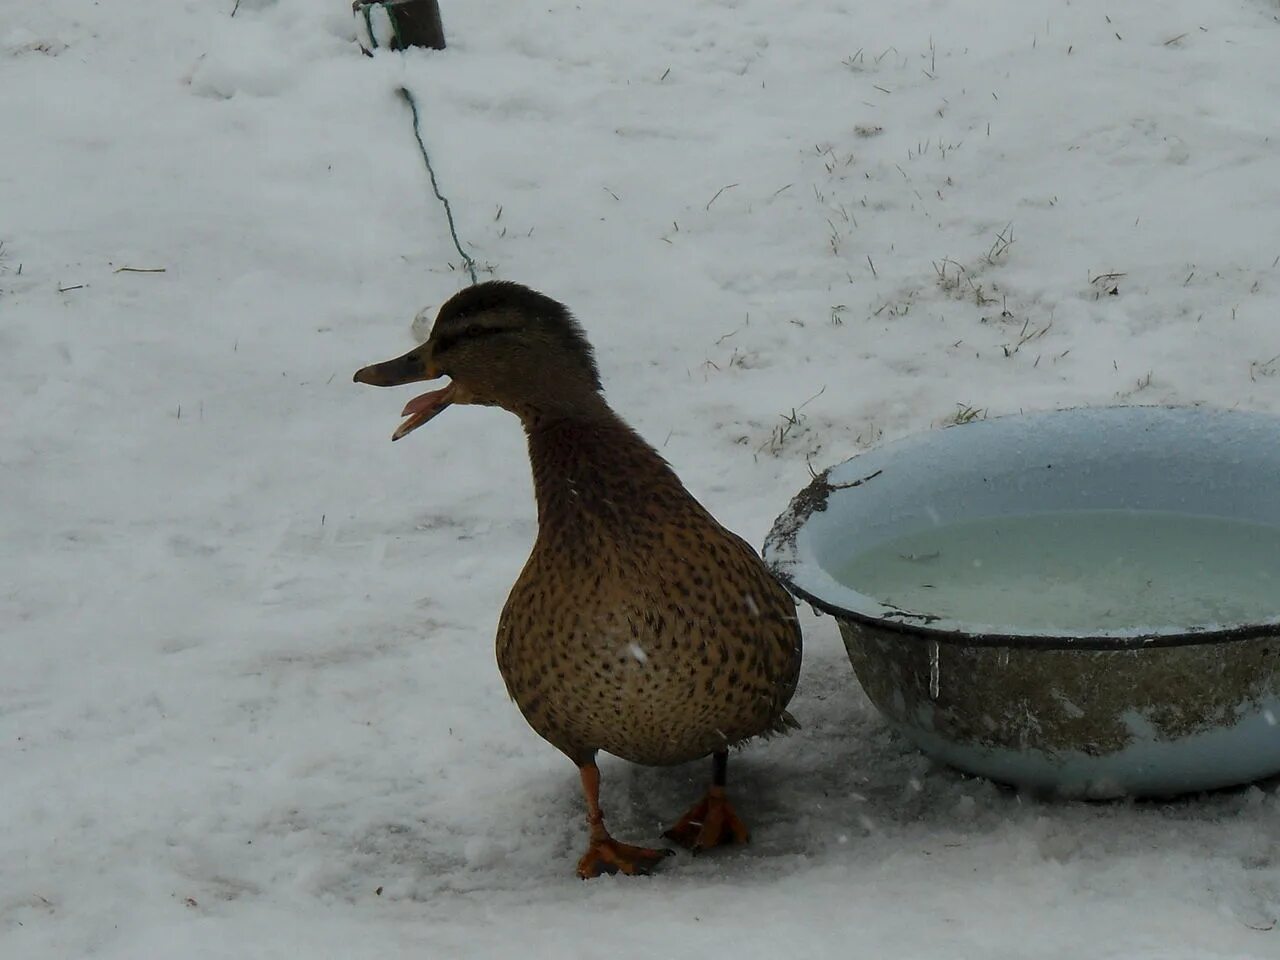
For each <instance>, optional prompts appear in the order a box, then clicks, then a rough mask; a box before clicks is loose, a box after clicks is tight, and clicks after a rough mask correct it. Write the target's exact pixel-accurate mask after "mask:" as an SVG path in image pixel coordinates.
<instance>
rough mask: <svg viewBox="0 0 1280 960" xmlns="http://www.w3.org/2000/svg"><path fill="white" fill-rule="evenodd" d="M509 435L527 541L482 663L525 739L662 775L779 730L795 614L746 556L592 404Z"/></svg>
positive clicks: (529, 421) (787, 693) (787, 694)
mask: <svg viewBox="0 0 1280 960" xmlns="http://www.w3.org/2000/svg"><path fill="white" fill-rule="evenodd" d="M522 419H523V420H524V422H525V428H526V431H527V433H528V439H529V457H530V461H531V464H532V467H533V480H534V489H535V493H536V495H537V501H538V537H537V541H536V542H535V544H534V547H533V551H532V554H531V555H530V557H529V561H528V563H527V564H526V565H525V568H524V571H523V572H522V573H521V575H520V578H519V579H518V580H517V581H516V584H515V586H514V587H513V588H512V590H511V594H510V596H509V597H508V599H507V603H506V606H505V608H504V609H503V611H502V617H501V619H500V621H499V625H498V636H497V654H498V666H499V668H500V669H501V671H502V676H503V678H504V679H505V681H506V684H507V689H508V691H510V693H511V696H512V698H513V699H514V700H515V702H516V704H517V705H518V706H519V708H520V710H521V712H522V713H523V714H524V716H525V718H526V719H527V720H528V722H529V724H530V725H531V726H532V727H533V729H534V730H535V731H537V733H538V734H540V735H541V736H542V737H544V738H545V739H546V740H548V741H549V742H551V743H552V744H554V745H555V746H556V747H558V748H559V749H560V750H562V751H563V752H564V753H565V754H567V755H568V756H569V757H570V758H571V759H572V760H574V761H575V762H576V763H579V764H582V763H586V762H589V761H590V759H591V757H592V756H593V754H594V752H595V751H596V750H605V751H607V752H609V753H612V754H614V755H615V756H618V757H622V758H624V759H627V760H631V761H634V762H636V763H643V764H650V765H665V764H675V763H683V762H685V761H688V760H693V759H696V758H698V757H702V756H705V755H707V754H709V753H712V752H714V751H718V750H723V749H725V748H726V747H727V746H731V745H733V744H736V743H739V742H741V741H743V740H746V739H748V738H750V737H753V736H757V735H759V734H762V733H767V732H770V731H777V730H781V729H784V728H785V727H786V726H790V725H793V723H794V721H792V720H791V718H790V717H789V716H788V715H787V714H786V713H785V707H786V705H787V703H788V701H789V700H790V699H791V695H792V693H793V692H794V691H795V686H796V679H797V677H798V675H799V670H800V657H801V637H800V629H799V624H798V622H797V619H796V611H795V605H794V603H793V602H792V600H791V597H790V596H789V595H788V594H787V593H786V591H785V590H784V589H783V588H782V587H781V586H780V585H779V584H778V583H777V581H775V580H774V579H773V577H772V576H771V575H770V574H769V573H768V571H767V570H766V569H765V567H764V565H763V563H762V562H761V561H760V558H759V557H758V556H757V555H756V553H755V551H753V550H752V549H751V547H749V546H748V545H747V544H746V543H745V542H744V541H743V540H742V539H740V538H739V537H737V536H735V535H734V534H732V533H730V532H729V531H728V530H726V529H725V528H724V527H722V526H721V525H720V524H719V523H717V522H716V520H715V519H714V518H713V517H712V516H711V515H710V514H709V513H708V512H707V511H706V510H705V509H704V508H703V507H702V505H701V504H699V503H698V502H697V501H696V500H695V499H694V498H693V497H692V496H691V495H690V494H689V493H688V491H686V490H685V488H684V486H683V485H682V484H681V483H680V480H679V479H678V478H677V477H676V475H675V474H674V473H673V472H672V470H671V468H670V467H668V466H667V464H666V462H665V461H664V460H663V459H662V458H661V457H660V456H659V455H658V453H657V452H656V451H655V450H654V449H653V448H652V447H650V446H649V444H647V443H646V442H645V441H644V440H643V439H641V438H640V436H639V435H638V434H636V433H635V432H634V431H633V430H632V429H631V428H630V427H628V426H627V425H626V424H625V423H623V422H622V420H620V419H619V418H618V417H617V416H616V415H615V414H613V412H612V411H611V410H609V409H608V407H607V406H604V405H603V403H601V404H600V407H599V408H597V409H593V410H591V411H590V412H589V413H585V414H584V415H582V416H577V417H574V416H557V417H554V418H540V417H534V416H529V417H522Z"/></svg>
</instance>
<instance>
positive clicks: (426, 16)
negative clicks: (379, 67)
mask: <svg viewBox="0 0 1280 960" xmlns="http://www.w3.org/2000/svg"><path fill="white" fill-rule="evenodd" d="M374 7H381V8H382V11H383V12H384V13H385V14H386V15H387V19H388V21H390V23H391V46H390V49H392V50H404V49H406V48H408V47H426V48H428V49H431V50H443V49H444V46H445V44H444V25H443V24H442V23H441V21H440V4H439V2H438V0H355V2H354V3H353V4H352V5H351V8H352V10H353V11H354V13H355V15H356V16H358V17H362V18H363V19H364V25H365V30H366V31H367V32H368V37H369V44H370V46H371V47H372V49H373V50H376V49H378V37H377V34H376V33H375V32H374V29H373V12H372V10H373V8H374ZM365 52H366V53H372V51H371V50H368V49H366V50H365Z"/></svg>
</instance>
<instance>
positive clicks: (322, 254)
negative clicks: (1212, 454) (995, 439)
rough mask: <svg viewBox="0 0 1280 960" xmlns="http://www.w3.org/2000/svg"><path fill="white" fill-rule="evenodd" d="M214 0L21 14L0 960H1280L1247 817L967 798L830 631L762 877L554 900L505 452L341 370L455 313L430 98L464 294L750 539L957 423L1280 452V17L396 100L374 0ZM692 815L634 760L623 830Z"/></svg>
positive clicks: (470, 23)
mask: <svg viewBox="0 0 1280 960" xmlns="http://www.w3.org/2000/svg"><path fill="white" fill-rule="evenodd" d="M232 6H233V0H218V2H209V0H183V2H174V0H133V2H130V3H98V2H92V0H62V2H60V3H27V2H19V0H0V121H2V123H0V129H3V131H4V134H3V140H2V141H0V241H3V244H4V246H3V251H2V252H0V358H2V360H0V363H2V364H3V377H2V378H0V424H2V425H3V427H2V432H0V464H2V466H3V472H2V473H0V503H2V504H3V509H2V511H0V530H2V533H3V551H2V552H0V583H3V587H0V623H2V624H3V635H2V636H3V640H2V645H0V825H2V827H3V828H2V829H0V956H2V957H4V958H6V960H8V958H15V960H16V958H22V960H53V958H72V957H77V958H78V957H90V956H92V957H109V958H121V960H123V958H129V960H137V958H152V957H157V958H158V957H181V958H184V960H185V958H204V957H208V958H215V957H216V958H222V957H229V956H238V957H253V958H291V957H311V958H329V957H332V958H365V957H370V958H372V957H379V958H383V957H395V956H423V957H452V956H458V957H464V956H465V957H507V956H533V957H539V956H546V957H553V956H554V957H560V956H563V957H640V956H646V957H654V956H664V957H665V956H671V957H695V956H696V957H702V958H705V957H715V956H734V957H740V958H754V957H768V958H771V960H772V958H777V957H826V956H856V957H868V958H873V957H904V958H908V957H909V958H935V957H937V958H941V957H947V958H956V957H964V958H968V957H975V958H984V960H986V958H995V960H999V958H1015V957H1018V958H1021V957H1054V958H1056V957H1072V958H1075V957H1081V956H1087V957H1091V958H1133V960H1136V958H1152V960H1155V958H1160V960H1178V958H1197V960H1216V958H1228V957H1231V958H1238V957H1280V929H1271V928H1272V927H1274V926H1275V924H1276V920H1277V917H1278V916H1280V799H1278V798H1277V795H1276V793H1275V792H1274V791H1275V787H1274V785H1271V786H1266V785H1264V786H1263V787H1261V788H1259V787H1254V788H1249V789H1246V790H1242V791H1238V792H1228V793H1224V794H1219V795H1214V796H1212V797H1208V798H1201V799H1194V800H1190V801H1184V802H1178V803H1173V804H1131V805H1126V804H1120V805H1102V806H1088V805H1058V804H1047V803H1043V802H1038V801H1034V800H1031V799H1027V798H1019V797H1017V796H1015V795H1012V794H1008V793H1004V792H1001V791H998V790H997V789H995V788H993V787H991V786H990V785H988V784H985V783H983V782H980V781H974V780H968V779H965V778H962V777H961V776H959V775H957V774H955V773H952V772H949V771H947V770H943V769H938V768H936V767H933V766H932V765H931V764H930V763H929V762H927V761H926V760H924V759H923V758H921V757H920V756H918V755H916V754H914V753H912V752H911V751H910V750H909V749H908V748H907V747H906V746H905V745H904V744H903V743H902V742H901V741H900V740H898V739H897V738H895V737H894V736H891V735H890V734H889V733H888V732H887V731H886V730H885V728H884V727H883V725H882V724H881V722H880V721H879V720H878V718H877V716H876V715H875V714H874V712H873V711H872V710H871V708H870V707H869V705H868V703H867V701H866V700H865V698H864V697H863V695H862V694H861V692H860V691H858V690H857V688H856V687H855V685H854V683H853V680H852V677H851V674H850V671H849V668H848V664H847V661H846V660H845V658H844V654H843V651H842V650H841V648H840V644H839V640H838V636H837V633H836V630H835V627H834V624H833V623H832V621H830V620H828V619H816V618H813V617H812V616H810V615H808V614H807V613H806V616H805V621H804V626H805V629H806V637H807V647H808V649H807V660H806V665H805V671H804V675H803V677H802V681H801V687H800V691H799V693H798V695H797V697H796V700H795V702H794V703H793V707H792V709H793V712H794V713H795V714H796V715H797V717H798V718H799V719H800V720H801V722H802V723H803V724H804V730H803V731H801V732H800V733H798V734H796V735H794V736H792V737H790V738H788V739H786V740H782V741H773V742H770V743H766V744H762V745H759V746H756V747H753V748H751V749H750V750H748V751H747V752H745V753H744V754H742V755H741V756H740V757H738V758H737V759H736V760H735V764H734V769H731V775H732V776H733V777H734V781H733V782H734V783H735V784H736V787H735V795H736V797H737V800H738V804H739V809H740V810H741V812H742V813H743V814H744V816H745V817H746V819H747V820H748V821H749V822H750V823H751V824H752V826H753V827H754V832H755V842H754V843H753V845H752V846H751V847H749V848H747V849H745V850H742V851H735V852H726V853H716V854H714V855H710V856H707V857H703V858H700V859H698V860H696V861H695V860H692V859H690V858H689V857H687V856H681V857H679V858H677V859H675V860H673V861H670V862H668V863H667V864H665V865H664V867H663V869H662V871H661V872H660V873H659V874H658V875H656V876H653V877H650V878H644V879H625V878H608V879H602V880H599V881H593V882H591V883H589V884H583V883H581V882H579V881H578V880H576V879H574V877H573V875H572V867H573V863H574V860H575V858H576V856H577V855H578V853H580V852H581V849H580V848H581V844H582V838H583V830H582V825H581V806H580V800H579V796H578V787H577V777H576V775H575V772H574V770H573V768H572V766H571V765H570V764H568V763H567V762H566V761H565V760H564V759H563V758H562V757H560V756H559V755H558V754H557V753H556V752H555V751H554V750H552V749H551V748H549V747H547V746H546V745H545V744H543V743H542V742H541V741H539V740H538V739H537V738H536V737H535V736H534V735H533V734H532V733H531V732H530V731H529V730H528V729H527V728H526V726H525V725H524V723H523V721H522V720H521V719H520V717H519V715H518V714H517V713H516V711H515V709H514V707H512V706H511V705H510V704H509V702H508V701H507V699H506V696H505V693H504V691H503V688H502V684H501V681H500V679H499V677H498V673H497V670H496V668H495V666H494V663H493V654H492V647H491V642H492V632H493V627H494V623H495V621H496V617H497V611H498V610H499V608H500V606H501V603H502V601H503V599H504V597H505V595H506V590H507V588H508V586H509V584H510V583H511V581H512V580H513V579H514V577H515V575H516V573H517V572H518V570H519V568H520V566H521V564H522V563H523V561H524V557H525V555H526V551H527V549H528V546H529V544H530V543H531V541H532V537H533V533H534V528H533V517H534V515H533V504H532V498H531V494H530V485H529V481H528V475H527V467H526V464H525V454H524V449H523V444H522V437H521V435H520V432H519V429H518V426H517V424H516V422H515V420H514V419H513V418H510V417H508V416H505V415H503V414H501V413H500V412H497V411H492V410H476V409H454V410H450V411H449V412H448V413H447V414H446V415H445V416H443V417H441V418H440V419H439V420H438V421H436V422H434V423H432V424H431V425H430V427H429V428H427V429H424V430H423V431H421V432H420V433H417V434H415V435H414V436H413V437H411V438H409V439H408V440H406V441H405V442H404V443H401V444H396V445H394V446H393V445H392V444H390V443H388V442H387V438H388V436H389V434H390V432H391V430H392V429H393V428H394V426H395V425H396V423H397V422H398V421H397V417H396V414H397V412H398V410H399V406H400V404H401V403H402V402H403V400H404V399H405V397H404V396H402V395H401V394H399V393H397V394H395V395H392V394H391V393H389V392H382V391H376V390H370V389H367V388H360V387H356V386H353V385H352V384H351V382H350V375H351V372H352V371H353V370H354V369H355V368H356V367H357V366H359V365H361V364H364V363H367V362H370V361H374V360H381V359H385V358H387V357H389V356H392V355H394V354H396V353H398V352H400V351H401V350H403V349H404V348H406V346H407V345H408V344H409V343H410V331H409V321H410V319H411V318H412V316H413V315H414V313H415V312H416V311H417V310H418V309H419V308H420V307H422V306H424V305H426V304H432V303H439V302H440V301H441V300H442V299H444V298H445V297H446V296H448V295H449V294H450V293H451V292H453V291H454V290H455V289H457V288H458V287H459V285H460V284H461V283H462V282H463V277H462V275H461V273H460V272H459V269H458V267H459V264H458V257H457V255H456V253H455V252H454V251H453V249H452V246H451V245H450V243H449V239H448V234H447V231H446V229H445V226H444V222H443V218H442V216H441V211H440V209H439V207H438V205H437V204H436V203H435V201H434V200H433V199H431V198H430V196H429V193H428V188H427V184H426V181H425V177H424V173H423V170H422V167H421V160H420V158H419V156H418V154H417V151H416V147H415V146H414V144H413V141H412V135H411V132H410V126H409V115H408V112H407V110H406V108H405V106H404V104H403V103H402V102H401V101H400V100H399V99H397V98H396V96H395V95H394V93H393V91H394V90H395V88H396V86H397V85H399V84H401V83H405V84H407V85H408V86H409V87H410V88H411V89H412V90H413V91H414V92H415V93H416V94H417V96H418V98H419V100H420V102H421V103H422V107H423V115H424V124H425V131H424V132H425V135H426V137H427V140H428V142H429V144H430V145H431V147H432V149H433V154H434V158H435V160H436V163H437V167H438V171H439V173H440V176H441V179H442V183H443V186H444V188H445V190H446V192H447V193H448V194H450V196H451V198H452V200H453V202H454V205H455V209H456V211H457V213H458V218H459V223H458V226H459V230H460V232H461V234H462V236H463V239H464V240H465V242H466V243H467V244H468V245H469V248H470V249H471V250H472V251H473V252H474V254H475V256H476V258H477V259H478V260H479V261H480V262H481V263H482V264H483V265H486V266H487V267H488V268H489V269H491V270H492V271H493V272H494V273H495V274H496V275H497V276H500V277H505V278H509V279H515V280H520V281H523V282H526V283H529V284H531V285H533V286H535V287H538V288H540V289H543V290H544V291H546V292H547V293H550V294H552V295H554V296H556V297H558V298H559V299H562V300H564V301H566V302H567V303H569V304H570V305H571V306H572V307H573V308H574V310H575V311H576V312H577V313H578V315H579V316H580V317H581V318H582V319H583V321H584V322H585V324H586V325H587V327H588V330H589V331H590V333H591V335H592V337H593V339H594V341H595V343H596V345H597V349H598V352H599V354H600V359H601V362H602V366H603V369H604V373H605V380H606V383H607V385H608V387H609V396H610V398H611V400H612V401H613V402H614V404H615V406H616V407H617V408H618V409H619V410H620V411H621V412H623V413H624V415H626V416H627V417H628V418H629V419H630V420H631V421H632V422H633V423H634V424H635V425H636V426H637V427H638V428H639V429H640V430H641V431H642V432H643V433H644V434H645V435H646V436H648V437H649V438H650V439H651V440H653V441H654V442H655V443H656V444H657V445H659V446H660V447H661V448H662V450H663V452H664V454H665V455H666V456H667V457H668V458H669V459H670V460H671V462H672V463H673V465H674V466H675V467H676V469H677V470H678V471H679V472H680V474H681V475H682V476H683V478H684V479H685V481H686V483H687V484H688V486H689V487H690V489H691V490H693V491H694V493H695V494H696V495H698V496H699V497H700V498H701V499H702V500H703V501H704V502H705V503H706V504H707V505H708V506H709V507H710V508H711V509H712V510H713V511H714V512H715V513H716V514H717V515H718V516H719V517H720V518H721V519H722V520H723V521H724V522H726V523H727V524H729V525H730V526H732V527H734V528H735V529H737V530H739V531H740V532H742V533H743V534H744V535H745V536H747V537H748V538H749V539H751V540H753V541H754V542H757V543H758V542H759V541H760V540H761V539H762V538H763V535H764V533H765V532H766V530H767V529H768V527H769V525H770V523H771V521H772V518H773V517H774V516H775V515H776V514H777V513H778V512H779V511H780V510H781V509H782V508H783V506H784V505H785V504H786V502H787V501H788V500H789V498H790V497H791V495H792V494H793V493H794V492H795V491H796V490H797V489H799V488H800V487H801V486H802V485H803V484H804V483H806V482H807V480H808V476H809V474H808V469H807V466H806V460H810V461H812V462H813V464H814V465H815V466H823V465H827V464H830V463H834V462H838V461H840V460H842V459H845V458H847V457H849V456H851V455H853V454H854V453H856V452H858V451H859V450H861V449H863V448H865V447H866V446H867V445H868V444H869V443H871V442H873V441H875V440H877V439H878V438H881V437H885V438H889V437H894V436H899V435H903V434H905V433H908V432H912V431H917V430H922V429H927V428H929V427H931V426H934V425H937V424H941V423H944V422H946V421H948V420H950V419H954V418H955V417H956V416H972V415H981V414H980V413H978V412H979V411H981V412H986V413H990V414H992V415H994V414H997V413H1006V412H1011V411H1015V410H1019V409H1039V408H1050V407H1057V406H1069V405H1075V404H1081V403H1088V404H1102V403H1111V402H1116V401H1132V402H1179V403H1195V402H1205V403H1209V404H1214V405H1219V406H1236V405H1239V406H1242V407H1246V408H1250V409H1260V410H1271V411H1277V412H1280V360H1278V359H1276V358H1277V356H1278V355H1280V264H1278V258H1280V71H1278V70H1277V69H1276V67H1275V65H1276V62H1277V53H1276V51H1277V50H1278V49H1280V7H1278V6H1277V4H1276V2H1275V0H1209V2H1203V0H1199V2H1194V3H1193V2H1191V0H1163V2H1159V3H1157V2H1155V0H1130V2H1127V3H1113V4H1106V3H1100V2H1090V0H1083V2H1076V3H1071V4H1067V3H1060V2H1047V0H1032V2H1021V0H990V2H988V3H985V4H983V5H981V7H978V6H975V5H972V4H960V3H955V2H952V3H946V2H941V0H903V2H899V3H892V4H880V5H869V4H865V3H852V2H844V0H795V2H792V3H787V4H779V3H777V2H775V0H720V2H708V0H693V2H691V0H681V2H676V0H654V2H650V3H644V4H638V3H608V2H601V0H584V2H581V3H574V2H571V0H547V3H540V4H513V3H508V2H500V0H468V2H465V3H464V2H459V0H443V7H444V20H445V25H446V29H447V30H448V32H449V37H450V49H449V50H448V51H446V52H443V53H430V54H428V53H421V52H415V53H413V54H410V55H407V56H396V55H387V54H384V55H379V56H378V57H376V58H375V59H372V60H370V59H366V58H364V57H362V56H360V55H359V51H358V50H357V49H356V47H355V46H354V45H353V43H352V37H353V35H354V25H353V22H352V19H351V17H350V14H349V7H348V5H347V4H346V3H345V0H332V2H329V3H327V4H320V3H317V2H315V0H277V2H272V0H243V2H241V3H240V6H239V11H238V13H237V14H236V16H235V17H234V18H232V17H231V16H229V14H230V12H231V8H232ZM1010 241H1012V242H1010ZM123 267H130V268H136V269H159V268H163V269H164V272H163V273H136V272H128V271H124V272H121V271H120V268H123ZM1106 274H1120V276H1118V277H1111V278H1107V277H1105V276H1102V275H1106ZM1100 277H1101V279H1099V278H1100ZM802 405H803V408H802ZM793 410H794V411H795V412H796V415H795V417H794V418H792V419H793V420H794V422H791V423H789V422H788V421H787V420H785V419H783V416H782V415H783V414H788V415H790V414H792V412H793ZM706 772H707V771H706V770H705V769H704V768H703V767H702V766H698V767H696V768H695V767H690V768H681V769H675V770H650V769H639V768H634V767H630V766H628V765H626V764H623V763H620V762H606V763H605V765H604V774H605V803H606V810H607V811H608V812H609V814H610V823H611V825H612V826H613V827H614V829H615V831H616V833H617V834H618V835H619V836H621V837H623V838H625V839H629V840H635V841H644V842H651V841H653V840H656V839H657V836H658V831H659V829H660V828H661V826H662V825H664V824H666V823H669V822H670V821H671V820H672V819H673V818H674V817H675V816H676V815H677V814H678V813H679V812H681V811H682V810H683V809H684V808H685V807H686V806H687V805H688V804H689V803H690V802H691V801H692V800H693V799H694V798H695V797H696V795H697V794H698V793H699V791H700V790H701V788H702V785H703V782H704V777H705V775H706ZM379 891H380V893H379Z"/></svg>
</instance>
